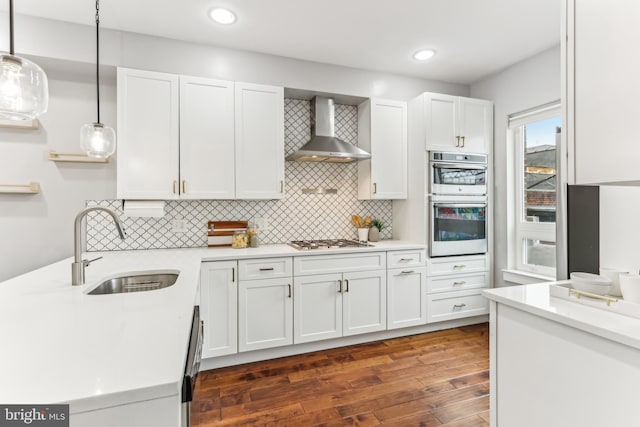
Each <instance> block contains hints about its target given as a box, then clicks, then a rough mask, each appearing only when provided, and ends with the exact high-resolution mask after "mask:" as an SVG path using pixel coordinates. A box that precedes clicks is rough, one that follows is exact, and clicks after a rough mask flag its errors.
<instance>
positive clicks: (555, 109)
mask: <svg viewBox="0 0 640 427" xmlns="http://www.w3.org/2000/svg"><path fill="white" fill-rule="evenodd" d="M560 114H561V110H560V100H559V99H558V100H556V101H553V102H550V103H548V104H544V105H541V106H539V107H535V108H530V109H528V110H525V111H521V112H519V113H514V114H509V117H508V128H509V129H513V128H516V127H519V126H522V125H526V124H527V123H531V122H537V121H540V120H545V119H550V118H551V117H556V116H559V115H560Z"/></svg>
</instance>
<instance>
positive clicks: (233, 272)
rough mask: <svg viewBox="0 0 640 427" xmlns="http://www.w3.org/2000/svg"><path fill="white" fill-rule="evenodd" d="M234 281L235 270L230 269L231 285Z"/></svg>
mask: <svg viewBox="0 0 640 427" xmlns="http://www.w3.org/2000/svg"><path fill="white" fill-rule="evenodd" d="M235 281H236V268H235V267H232V268H231V283H233V282H235Z"/></svg>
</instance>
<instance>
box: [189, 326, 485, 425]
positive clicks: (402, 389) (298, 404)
mask: <svg viewBox="0 0 640 427" xmlns="http://www.w3.org/2000/svg"><path fill="white" fill-rule="evenodd" d="M196 396H197V399H196V400H195V401H194V402H193V408H194V410H193V418H194V419H193V423H194V425H196V426H241V425H248V426H262V425H267V426H315V425H323V426H341V425H357V426H377V425H382V424H384V425H385V426H386V425H391V426H424V427H431V426H443V427H462V426H465V427H476V426H488V425H489V334H488V326H487V324H482V325H474V326H467V327H463V328H456V329H448V330H445V331H438V332H432V333H427V334H420V335H414V336H410V337H402V338H394V339H389V340H384V341H378V342H374V343H367V344H361V345H356V346H350V347H343V348H338V349H332V350H325V351H319V352H316V353H309V354H304V355H300V356H292V357H286V358H281V359H276V360H268V361H264V362H256V363H251V364H246V365H240V366H234V367H229V368H222V369H216V370H211V371H205V372H202V373H201V374H200V376H199V383H198V384H197V392H196Z"/></svg>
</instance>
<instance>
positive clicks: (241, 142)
mask: <svg viewBox="0 0 640 427" xmlns="http://www.w3.org/2000/svg"><path fill="white" fill-rule="evenodd" d="M235 127H236V144H235V153H236V155H235V165H236V175H235V176H236V198H238V199H281V198H282V197H283V196H284V89H283V88H282V87H276V86H265V85H255V84H250V83H236V85H235Z"/></svg>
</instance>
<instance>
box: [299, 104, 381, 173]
mask: <svg viewBox="0 0 640 427" xmlns="http://www.w3.org/2000/svg"><path fill="white" fill-rule="evenodd" d="M334 111H335V107H334V105H333V99H331V98H323V97H320V96H316V97H315V98H313V100H312V103H311V139H310V140H309V142H307V143H306V144H304V145H303V146H302V147H300V149H299V150H298V151H296V152H295V153H293V154H290V155H289V156H287V157H286V160H292V161H296V162H333V163H350V162H355V161H358V160H366V159H370V158H371V154H369V153H367V152H366V151H364V150H362V149H361V148H358V147H356V146H355V145H353V144H349V143H348V142H345V141H343V140H341V139H339V138H336V136H335V130H334V126H335V118H334Z"/></svg>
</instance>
